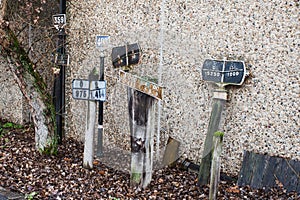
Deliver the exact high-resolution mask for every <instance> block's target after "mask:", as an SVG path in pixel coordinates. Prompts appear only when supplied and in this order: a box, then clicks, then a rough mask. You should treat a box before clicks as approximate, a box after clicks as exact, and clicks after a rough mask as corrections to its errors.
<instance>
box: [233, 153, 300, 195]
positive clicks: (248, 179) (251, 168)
mask: <svg viewBox="0 0 300 200" xmlns="http://www.w3.org/2000/svg"><path fill="white" fill-rule="evenodd" d="M238 185H239V186H245V185H249V186H250V187H252V188H256V189H261V188H266V189H269V188H272V187H283V188H285V189H286V190H287V192H291V191H296V192H298V193H300V187H299V186H300V161H297V160H290V159H286V158H281V157H272V156H269V155H265V154H258V153H254V152H249V151H245V152H244V158H243V162H242V168H241V171H240V174H239V178H238Z"/></svg>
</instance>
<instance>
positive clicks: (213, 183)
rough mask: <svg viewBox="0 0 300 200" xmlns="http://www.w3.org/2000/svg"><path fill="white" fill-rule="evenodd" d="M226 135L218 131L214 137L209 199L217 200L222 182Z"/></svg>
mask: <svg viewBox="0 0 300 200" xmlns="http://www.w3.org/2000/svg"><path fill="white" fill-rule="evenodd" d="M223 136H224V133H223V132H220V131H217V132H215V133H214V136H213V156H212V164H211V172H210V186H209V199H210V200H216V199H217V193H218V183H219V181H220V165H221V153H222V143H223Z"/></svg>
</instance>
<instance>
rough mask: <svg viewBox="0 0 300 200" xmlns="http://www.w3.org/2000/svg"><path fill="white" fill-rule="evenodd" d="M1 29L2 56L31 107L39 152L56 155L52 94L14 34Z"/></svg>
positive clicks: (7, 28)
mask: <svg viewBox="0 0 300 200" xmlns="http://www.w3.org/2000/svg"><path fill="white" fill-rule="evenodd" d="M2 26H3V25H2ZM0 30H1V32H2V33H4V35H2V37H1V40H0V45H1V55H2V56H3V57H4V58H5V59H6V60H7V61H8V66H9V69H10V70H11V71H12V73H13V74H14V78H15V80H16V82H17V84H18V86H19V88H20V90H21V92H22V94H23V95H24V97H25V99H26V100H27V102H28V104H29V106H30V112H31V116H32V120H33V124H34V127H35V146H36V149H37V150H39V151H40V152H42V153H45V154H55V153H56V152H57V137H56V134H55V123H54V120H55V119H54V116H55V111H54V107H53V104H52V98H51V95H50V94H49V93H48V92H47V87H46V84H45V82H44V80H43V78H42V77H41V76H40V74H39V73H38V72H36V71H35V69H34V65H33V64H32V62H31V60H30V59H29V57H28V54H27V52H26V51H25V50H24V49H23V48H22V47H21V46H20V43H19V41H18V39H17V37H16V35H15V34H14V33H13V31H12V30H11V29H10V28H9V27H7V26H5V27H4V28H3V29H0Z"/></svg>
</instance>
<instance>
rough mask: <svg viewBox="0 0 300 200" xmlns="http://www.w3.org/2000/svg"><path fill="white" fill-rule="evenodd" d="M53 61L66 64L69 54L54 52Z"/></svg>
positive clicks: (68, 61)
mask: <svg viewBox="0 0 300 200" xmlns="http://www.w3.org/2000/svg"><path fill="white" fill-rule="evenodd" d="M54 63H55V64H56V65H63V66H68V65H69V63H70V59H69V54H59V53H56V54H55V57H54Z"/></svg>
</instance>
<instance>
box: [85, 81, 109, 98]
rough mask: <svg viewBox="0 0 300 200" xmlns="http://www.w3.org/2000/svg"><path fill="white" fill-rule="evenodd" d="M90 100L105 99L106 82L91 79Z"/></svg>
mask: <svg viewBox="0 0 300 200" xmlns="http://www.w3.org/2000/svg"><path fill="white" fill-rule="evenodd" d="M89 99H90V100H97V101H105V99H106V82H105V81H91V85H90V98H89Z"/></svg>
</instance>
